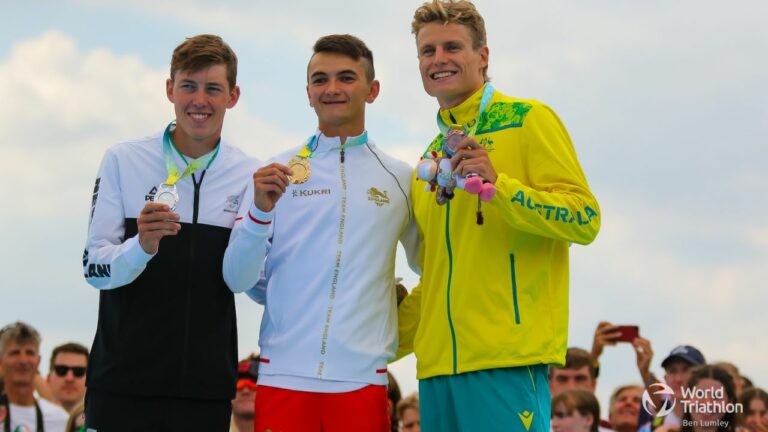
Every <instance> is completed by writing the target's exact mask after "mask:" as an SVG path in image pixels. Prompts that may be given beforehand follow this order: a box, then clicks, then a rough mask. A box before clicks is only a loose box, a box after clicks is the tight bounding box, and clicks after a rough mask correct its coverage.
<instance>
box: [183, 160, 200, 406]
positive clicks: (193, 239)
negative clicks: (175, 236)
mask: <svg viewBox="0 0 768 432" xmlns="http://www.w3.org/2000/svg"><path fill="white" fill-rule="evenodd" d="M190 177H191V178H192V184H193V185H194V187H195V196H194V203H193V205H192V226H191V227H190V229H191V232H190V234H189V263H190V265H191V266H192V268H194V265H195V249H196V244H197V217H198V214H199V208H200V187H201V185H202V184H203V178H204V177H205V170H204V171H203V172H202V173H200V181H195V175H194V174H192V175H191V176H190ZM190 270H191V269H190ZM186 285H187V289H186V296H185V300H184V339H182V341H183V342H184V349H183V350H182V353H181V354H182V356H181V375H180V382H179V387H180V389H181V395H182V397H186V394H187V391H186V385H185V383H186V380H185V377H186V376H187V357H188V356H187V352H188V350H189V324H190V315H191V313H192V312H191V308H192V306H191V304H192V293H191V286H192V284H190V283H188V284H186Z"/></svg>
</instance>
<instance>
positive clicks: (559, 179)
mask: <svg viewBox="0 0 768 432" xmlns="http://www.w3.org/2000/svg"><path fill="white" fill-rule="evenodd" d="M524 121H525V123H524V125H525V127H521V128H519V129H517V130H516V131H515V132H517V134H515V133H514V132H510V133H508V134H507V135H509V136H510V137H511V138H518V137H519V139H518V140H514V141H518V142H516V143H515V145H517V146H520V149H519V150H518V151H516V153H517V154H518V155H520V156H522V158H523V161H524V163H523V165H522V167H520V168H521V170H520V171H521V175H520V176H519V177H514V176H512V175H510V174H507V173H506V172H504V171H503V168H504V165H506V164H505V163H504V162H503V161H502V162H501V163H500V165H501V167H500V168H502V170H501V171H499V172H498V175H499V177H498V179H497V181H496V189H497V196H496V197H494V199H493V200H492V201H491V204H492V205H495V206H498V207H500V210H501V214H502V216H503V217H504V219H505V220H506V221H507V222H508V223H509V224H510V225H511V226H512V227H513V228H515V229H518V230H521V231H525V232H527V233H530V234H535V235H538V236H542V237H548V238H552V239H556V240H564V241H569V242H573V243H579V244H589V243H591V242H592V240H594V239H595V237H596V236H597V233H598V231H599V230H600V216H599V210H600V209H599V207H598V204H597V200H596V199H595V197H594V196H593V195H592V193H591V192H590V191H589V186H588V185H587V180H586V178H585V177H584V173H583V172H582V170H581V166H580V165H579V162H578V159H577V158H576V151H575V150H574V148H573V144H572V143H571V139H570V137H569V135H568V132H567V131H566V130H565V127H564V126H563V124H562V123H561V122H560V119H559V118H558V117H557V115H556V114H555V113H554V112H553V111H552V110H551V109H550V108H549V107H547V106H546V105H542V104H537V105H534V106H533V107H532V108H531V109H530V111H529V112H528V114H527V116H526V117H525V120H524ZM514 135H518V136H517V137H515V136H514ZM499 151H500V152H504V150H502V149H500V150H499ZM505 153H506V152H505ZM493 159H497V158H493ZM494 162H495V161H494Z"/></svg>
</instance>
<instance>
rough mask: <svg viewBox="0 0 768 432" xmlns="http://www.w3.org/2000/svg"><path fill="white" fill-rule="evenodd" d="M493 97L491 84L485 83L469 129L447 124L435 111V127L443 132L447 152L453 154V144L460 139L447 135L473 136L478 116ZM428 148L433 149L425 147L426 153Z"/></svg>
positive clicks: (478, 121)
mask: <svg viewBox="0 0 768 432" xmlns="http://www.w3.org/2000/svg"><path fill="white" fill-rule="evenodd" d="M492 97H493V85H491V83H485V89H483V96H482V97H481V98H480V109H478V112H477V118H476V119H475V122H474V124H472V127H470V128H469V129H467V128H465V127H464V126H462V125H456V124H453V125H447V124H445V122H444V121H443V119H442V117H440V111H439V110H438V111H437V127H438V128H440V132H441V133H442V134H443V144H447V145H446V146H444V147H445V149H446V150H447V153H448V154H449V155H450V156H453V155H454V154H455V153H456V148H455V145H456V144H458V143H459V141H461V139H449V137H451V136H454V135H460V137H457V138H463V137H464V136H469V137H473V136H475V133H476V132H477V126H478V125H479V124H480V117H481V116H482V115H483V112H485V109H486V108H487V107H488V104H489V103H490V102H491V98H492ZM430 150H433V149H427V152H426V153H425V155H426V154H427V153H429V151H430Z"/></svg>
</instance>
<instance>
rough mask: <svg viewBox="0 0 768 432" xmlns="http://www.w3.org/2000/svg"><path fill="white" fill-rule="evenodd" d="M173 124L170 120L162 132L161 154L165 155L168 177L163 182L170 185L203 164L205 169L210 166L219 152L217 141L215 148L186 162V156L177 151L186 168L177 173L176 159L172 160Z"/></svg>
mask: <svg viewBox="0 0 768 432" xmlns="http://www.w3.org/2000/svg"><path fill="white" fill-rule="evenodd" d="M174 126H176V122H175V121H173V122H171V123H170V124H169V125H168V127H167V128H165V132H164V133H163V155H164V156H165V168H166V169H167V170H168V178H166V179H165V182H164V184H167V185H170V186H173V185H175V184H176V182H178V181H179V180H181V179H183V178H184V177H187V176H190V175H192V174H194V173H195V172H197V170H199V169H200V168H202V167H203V166H205V169H208V167H209V166H211V163H213V160H214V159H216V155H218V154H219V147H220V146H219V143H218V142H217V143H216V148H214V149H213V150H211V151H210V152H208V153H207V154H206V155H204V156H202V157H199V158H197V159H195V160H193V161H191V162H188V161H187V158H185V157H184V155H183V154H181V152H179V156H181V159H182V160H183V161H184V162H185V163H186V164H187V168H186V169H184V172H183V173H179V167H178V166H177V165H176V161H175V160H173V148H176V146H175V145H174V144H173V138H171V129H172V128H173V127H174ZM176 151H177V152H178V151H179V150H178V149H176Z"/></svg>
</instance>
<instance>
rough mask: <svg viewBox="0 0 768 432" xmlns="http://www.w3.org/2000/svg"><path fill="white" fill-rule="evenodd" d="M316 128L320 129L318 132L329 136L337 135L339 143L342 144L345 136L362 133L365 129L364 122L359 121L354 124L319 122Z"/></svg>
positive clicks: (345, 138)
mask: <svg viewBox="0 0 768 432" xmlns="http://www.w3.org/2000/svg"><path fill="white" fill-rule="evenodd" d="M318 129H320V132H322V133H323V135H325V136H327V137H329V138H331V137H339V140H340V141H341V143H342V144H344V142H345V141H346V140H347V138H349V137H354V136H358V135H360V134H362V133H363V132H364V131H365V124H364V123H363V122H360V124H354V125H348V124H344V125H324V124H321V125H320V126H318Z"/></svg>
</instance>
